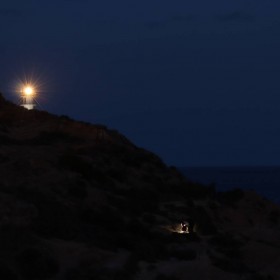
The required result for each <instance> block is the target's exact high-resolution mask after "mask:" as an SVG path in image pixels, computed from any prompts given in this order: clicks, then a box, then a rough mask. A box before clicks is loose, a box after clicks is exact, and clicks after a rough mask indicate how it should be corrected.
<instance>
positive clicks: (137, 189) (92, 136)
mask: <svg viewBox="0 0 280 280" xmlns="http://www.w3.org/2000/svg"><path fill="white" fill-rule="evenodd" d="M0 176H1V182H0V279H7V280H22V279H24V280H27V279H28V280H37V279H53V280H54V279H57V280H58V279H59V280H60V279H63V280H93V279H94V280H96V279H97V280H101V279H102V280H107V279H108V280H109V279H115V280H119V279H126V280H128V279H147V280H149V279H151V280H153V279H156V280H168V279H169V280H172V279H173V280H175V279H215V280H217V279H248V280H253V279H280V269H279V263H280V209H279V206H277V205H274V204H273V203H271V202H269V201H267V200H265V199H264V198H262V197H260V196H258V195H256V194H255V193H253V192H243V191H241V190H233V191H231V192H227V193H218V192H216V191H215V188H214V187H211V186H202V185H199V184H196V183H192V182H190V181H188V180H187V179H185V178H184V177H183V176H182V175H181V174H180V173H179V172H178V171H177V170H176V169H175V168H173V167H168V166H166V165H165V164H164V163H163V162H162V161H161V160H160V159H159V158H158V157H157V156H156V155H154V154H153V153H151V152H148V151H146V150H144V149H141V148H139V147H136V146H135V145H134V144H133V143H131V142H130V141H129V140H128V139H127V138H126V137H124V136H123V135H121V134H120V133H118V132H117V131H114V130H110V129H107V128H106V127H105V126H101V125H91V124H88V123H82V122H77V121H74V120H71V119H70V118H68V117H66V116H55V115H51V114H49V113H47V112H41V111H36V110H33V111H27V110H26V109H24V108H22V107H18V106H16V105H14V104H12V103H10V102H8V101H6V100H5V99H4V98H3V97H2V96H1V97H0ZM185 220H186V221H188V222H189V224H190V225H191V226H190V233H189V234H187V233H182V232H181V227H180V222H181V221H185ZM192 225H193V226H192Z"/></svg>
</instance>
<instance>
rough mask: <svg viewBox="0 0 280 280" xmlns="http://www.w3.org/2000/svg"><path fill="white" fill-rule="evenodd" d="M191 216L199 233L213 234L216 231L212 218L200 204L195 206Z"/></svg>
mask: <svg viewBox="0 0 280 280" xmlns="http://www.w3.org/2000/svg"><path fill="white" fill-rule="evenodd" d="M193 216H194V217H193V218H194V220H195V224H196V225H197V230H198V232H199V233H201V234H203V235H213V234H216V233H217V228H216V226H215V224H214V223H213V221H212V218H211V217H210V215H209V214H208V213H207V211H206V210H205V209H204V208H203V207H202V206H198V207H196V208H195V210H194V215H193Z"/></svg>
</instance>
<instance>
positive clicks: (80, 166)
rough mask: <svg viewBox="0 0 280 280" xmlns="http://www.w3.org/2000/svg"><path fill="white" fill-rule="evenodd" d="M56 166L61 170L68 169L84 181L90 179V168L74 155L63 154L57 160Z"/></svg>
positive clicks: (85, 162) (83, 160)
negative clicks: (79, 175)
mask: <svg viewBox="0 0 280 280" xmlns="http://www.w3.org/2000/svg"><path fill="white" fill-rule="evenodd" d="M58 164H59V166H60V167H61V168H65V169H68V170H70V171H73V172H76V173H79V174H81V175H82V176H84V177H85V178H86V179H89V178H91V177H92V175H93V174H92V172H93V170H92V166H91V164H90V163H89V162H87V161H86V160H85V159H83V158H82V157H79V156H77V155H75V154H64V155H62V156H61V157H60V158H59V161H58Z"/></svg>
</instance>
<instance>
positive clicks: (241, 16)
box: [216, 11, 255, 22]
mask: <svg viewBox="0 0 280 280" xmlns="http://www.w3.org/2000/svg"><path fill="white" fill-rule="evenodd" d="M216 20H218V21H220V22H230V21H240V22H242V21H243V22H251V21H254V20H255V17H254V16H253V15H251V14H249V13H246V12H243V11H234V12H231V13H227V14H220V15H217V16H216Z"/></svg>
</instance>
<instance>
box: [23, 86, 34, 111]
mask: <svg viewBox="0 0 280 280" xmlns="http://www.w3.org/2000/svg"><path fill="white" fill-rule="evenodd" d="M34 95H35V91H34V88H33V87H32V86H30V85H26V86H24V87H23V88H22V90H21V106H22V107H24V108H26V109H27V110H32V109H34V107H35V103H34Z"/></svg>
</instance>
